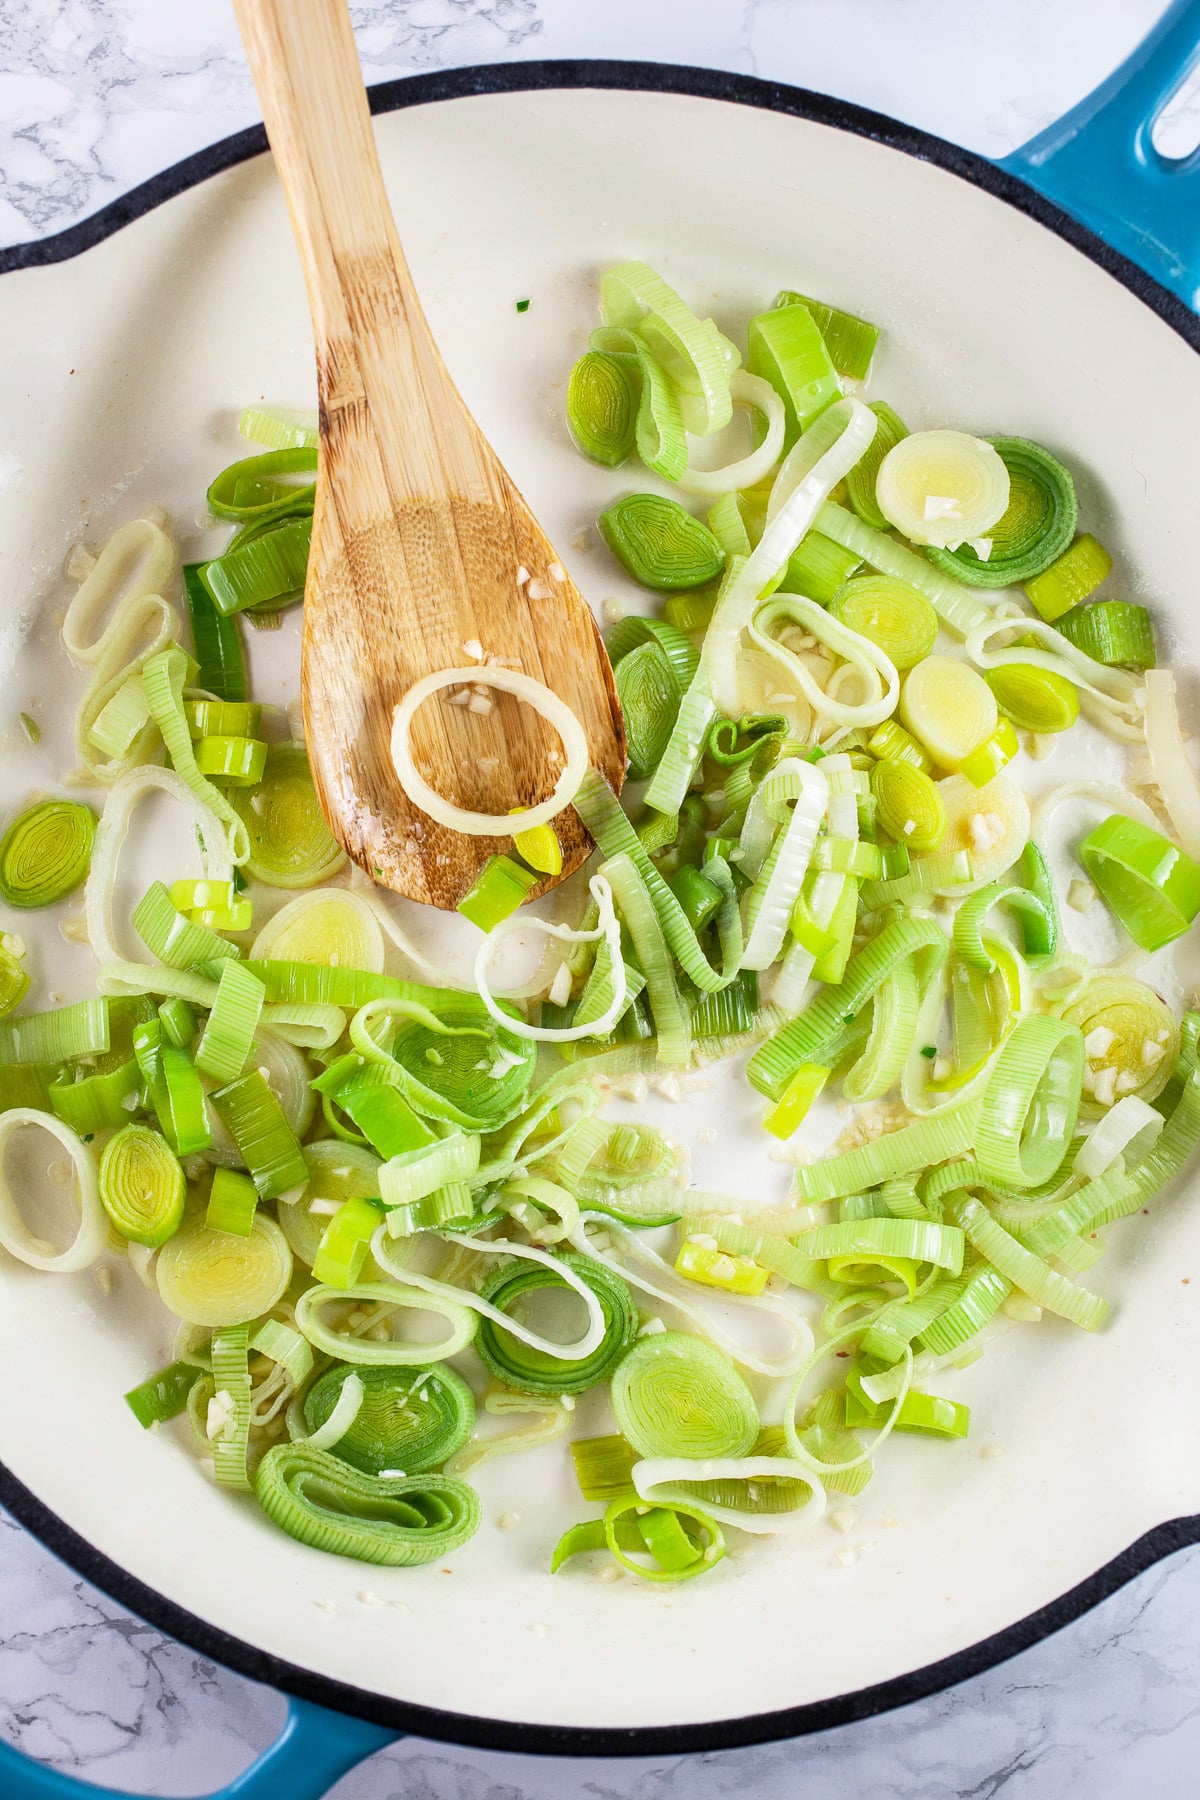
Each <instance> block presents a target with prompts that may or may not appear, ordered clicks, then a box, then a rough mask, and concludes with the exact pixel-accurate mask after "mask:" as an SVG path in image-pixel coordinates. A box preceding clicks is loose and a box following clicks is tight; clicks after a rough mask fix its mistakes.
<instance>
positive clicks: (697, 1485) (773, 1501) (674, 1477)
mask: <svg viewBox="0 0 1200 1800" xmlns="http://www.w3.org/2000/svg"><path fill="white" fill-rule="evenodd" d="M698 1476H699V1477H700V1478H699V1479H697V1477H698ZM632 1480H633V1485H634V1487H635V1488H636V1489H637V1492H638V1495H639V1496H640V1498H641V1499H642V1500H644V1501H645V1502H646V1503H647V1504H648V1505H650V1506H675V1505H687V1504H689V1503H691V1504H695V1505H699V1506H703V1507H704V1509H705V1512H706V1514H707V1516H708V1517H709V1518H711V1519H715V1520H716V1521H717V1522H718V1523H719V1524H722V1525H736V1526H737V1527H738V1529H739V1531H749V1532H752V1533H754V1534H756V1535H757V1534H763V1535H771V1536H774V1535H778V1534H780V1533H784V1532H787V1533H791V1532H794V1531H807V1530H809V1529H810V1528H811V1527H812V1526H813V1525H815V1524H816V1523H817V1522H818V1520H819V1519H821V1518H822V1517H823V1516H824V1513H825V1489H824V1488H823V1487H822V1485H821V1483H820V1482H819V1481H817V1480H816V1478H815V1477H814V1476H813V1475H812V1474H811V1472H810V1471H806V1474H805V1476H804V1477H803V1478H801V1477H799V1476H798V1475H797V1473H796V1463H795V1460H794V1459H793V1458H792V1457H790V1456H758V1455H751V1456H743V1457H737V1456H724V1457H706V1458H705V1460H704V1462H703V1463H702V1464H701V1465H700V1466H699V1468H698V1467H697V1465H696V1463H695V1462H693V1461H692V1460H691V1459H689V1458H687V1457H677V1456H660V1457H653V1458H647V1459H646V1460H644V1461H641V1462H638V1463H635V1464H634V1467H633V1471H632Z"/></svg>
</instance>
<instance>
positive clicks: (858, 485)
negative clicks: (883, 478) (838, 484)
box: [846, 400, 908, 531]
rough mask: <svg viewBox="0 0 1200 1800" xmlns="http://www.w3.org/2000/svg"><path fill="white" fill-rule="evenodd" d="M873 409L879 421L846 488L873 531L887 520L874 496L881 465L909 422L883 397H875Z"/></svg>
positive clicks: (880, 528) (856, 509)
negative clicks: (881, 398) (894, 410)
mask: <svg viewBox="0 0 1200 1800" xmlns="http://www.w3.org/2000/svg"><path fill="white" fill-rule="evenodd" d="M870 406H871V411H872V412H873V413H874V414H875V417H876V419H877V420H878V424H877V425H876V428H875V436H874V438H873V439H872V441H871V447H870V449H869V450H868V451H867V452H866V454H865V455H864V456H863V458H862V461H861V462H858V463H856V464H855V465H854V467H853V468H852V469H851V471H850V473H849V474H848V475H847V477H846V492H847V494H848V495H849V498H850V504H851V506H852V507H853V508H854V510H855V512H856V513H857V514H858V516H859V518H860V519H861V520H862V522H863V524H864V525H869V526H870V527H871V528H872V530H874V531H886V530H887V529H888V522H887V520H886V519H885V518H884V516H883V514H882V513H881V512H880V510H879V502H878V501H877V500H876V498H875V483H876V481H877V480H878V479H879V465H880V463H881V462H882V461H883V459H884V457H885V456H886V455H887V453H888V451H889V450H891V449H892V448H893V446H894V445H896V444H898V443H899V442H900V439H901V438H902V437H907V436H908V426H907V425H906V424H905V423H904V420H903V419H902V418H901V417H900V416H899V414H898V413H894V412H893V411H892V409H891V407H890V406H888V405H887V403H886V402H885V401H883V400H872V401H871V402H870Z"/></svg>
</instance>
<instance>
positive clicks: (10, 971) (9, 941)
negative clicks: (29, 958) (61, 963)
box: [0, 931, 29, 1019]
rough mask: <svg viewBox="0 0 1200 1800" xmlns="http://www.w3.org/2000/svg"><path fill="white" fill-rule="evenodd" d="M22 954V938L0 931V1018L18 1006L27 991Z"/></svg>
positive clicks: (23, 953)
mask: <svg viewBox="0 0 1200 1800" xmlns="http://www.w3.org/2000/svg"><path fill="white" fill-rule="evenodd" d="M24 955H25V945H24V942H23V940H22V939H21V938H19V937H18V936H17V935H16V933H15V932H13V931H0V1019H3V1018H4V1017H5V1016H6V1015H7V1014H8V1013H10V1012H13V1011H14V1010H15V1009H16V1008H17V1007H18V1006H20V1004H21V1002H22V1000H23V999H24V998H25V996H26V994H27V993H28V992H29V974H28V972H27V970H26V969H25V968H24V967H23V963H22V959H23V957H24Z"/></svg>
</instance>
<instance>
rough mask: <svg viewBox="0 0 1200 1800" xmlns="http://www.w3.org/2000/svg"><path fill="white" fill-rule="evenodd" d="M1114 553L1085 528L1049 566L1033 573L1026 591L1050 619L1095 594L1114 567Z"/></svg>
mask: <svg viewBox="0 0 1200 1800" xmlns="http://www.w3.org/2000/svg"><path fill="white" fill-rule="evenodd" d="M1112 566H1113V565H1112V557H1111V556H1110V555H1109V554H1108V551H1107V550H1106V549H1105V548H1104V546H1103V544H1098V543H1097V542H1096V540H1095V538H1094V537H1092V535H1091V533H1090V532H1084V534H1083V536H1082V537H1077V538H1076V539H1075V542H1074V543H1073V544H1071V545H1070V546H1069V548H1068V549H1066V550H1064V551H1063V553H1062V555H1061V556H1060V557H1059V558H1058V559H1057V561H1056V562H1053V563H1051V565H1050V567H1049V568H1048V569H1043V570H1042V571H1041V572H1040V574H1036V575H1033V576H1031V577H1030V579H1029V580H1028V581H1027V582H1026V583H1025V592H1026V593H1027V594H1028V595H1029V598H1030V599H1031V600H1032V601H1033V604H1034V605H1035V606H1036V607H1037V609H1038V612H1039V613H1040V614H1041V615H1042V618H1043V619H1045V620H1046V621H1047V622H1048V623H1050V624H1053V623H1054V622H1055V621H1056V620H1057V619H1060V618H1061V617H1062V615H1063V614H1064V613H1066V612H1070V610H1071V608H1072V607H1073V606H1078V605H1079V603H1080V602H1081V601H1083V600H1086V599H1088V597H1089V596H1090V595H1091V594H1094V593H1095V591H1096V589H1097V588H1098V587H1099V586H1100V583H1101V582H1102V581H1104V580H1105V579H1106V578H1107V576H1108V574H1109V571H1110V570H1111V569H1112Z"/></svg>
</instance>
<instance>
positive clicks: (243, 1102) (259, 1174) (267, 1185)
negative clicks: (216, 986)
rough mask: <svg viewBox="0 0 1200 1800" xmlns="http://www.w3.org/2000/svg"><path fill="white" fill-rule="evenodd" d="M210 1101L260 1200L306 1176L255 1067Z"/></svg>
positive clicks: (297, 1148)
mask: <svg viewBox="0 0 1200 1800" xmlns="http://www.w3.org/2000/svg"><path fill="white" fill-rule="evenodd" d="M231 966H233V967H238V966H240V965H236V964H234V965H231ZM212 1105H213V1107H214V1109H215V1110H216V1112H217V1115H218V1116H219V1118H220V1120H221V1122H222V1124H223V1125H224V1126H225V1128H226V1130H227V1131H228V1132H229V1135H230V1136H231V1137H232V1139H233V1141H234V1143H235V1144H236V1145H237V1147H238V1152H239V1154H240V1156H241V1158H242V1161H243V1162H244V1163H245V1165H246V1167H247V1168H248V1169H249V1171H250V1174H251V1176H252V1177H253V1180H254V1185H255V1187H256V1188H257V1189H258V1197H259V1199H260V1200H273V1199H275V1198H276V1197H277V1196H278V1195H280V1194H285V1193H286V1192H287V1190H288V1189H289V1188H292V1187H295V1186H296V1185H297V1184H298V1183H299V1182H302V1181H304V1180H306V1179H307V1174H308V1171H307V1168H306V1166H305V1162H304V1158H303V1156H302V1155H301V1153H300V1146H299V1144H298V1143H297V1142H296V1138H295V1134H294V1133H293V1131H292V1129H291V1127H290V1125H289V1124H288V1121H287V1118H286V1117H285V1115H284V1111H283V1108H282V1107H281V1106H280V1104H279V1101H278V1099H277V1098H276V1096H275V1094H274V1093H273V1092H272V1090H271V1089H270V1088H269V1087H268V1086H267V1083H266V1081H265V1080H264V1078H263V1076H262V1075H261V1074H260V1073H259V1071H258V1070H257V1069H251V1071H250V1072H249V1074H247V1075H243V1076H241V1077H240V1078H239V1079H237V1080H235V1081H231V1082H229V1083H228V1084H227V1085H226V1086H225V1087H222V1088H219V1089H218V1090H217V1092H216V1093H215V1094H213V1095H212ZM263 1310H264V1311H265V1310H266V1309H265V1308H263Z"/></svg>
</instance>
